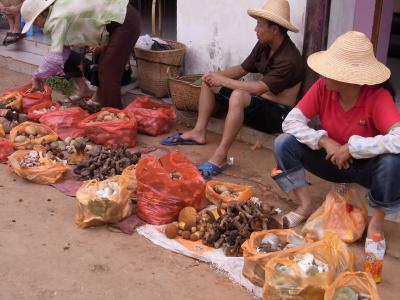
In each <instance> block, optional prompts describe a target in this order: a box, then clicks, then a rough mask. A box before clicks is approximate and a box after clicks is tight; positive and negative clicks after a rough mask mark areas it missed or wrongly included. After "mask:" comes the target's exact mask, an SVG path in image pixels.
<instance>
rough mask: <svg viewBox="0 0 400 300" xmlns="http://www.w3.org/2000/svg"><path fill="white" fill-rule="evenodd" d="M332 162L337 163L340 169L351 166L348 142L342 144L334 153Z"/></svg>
mask: <svg viewBox="0 0 400 300" xmlns="http://www.w3.org/2000/svg"><path fill="white" fill-rule="evenodd" d="M331 162H332V163H333V164H334V165H336V166H337V167H338V168H339V170H341V169H348V168H350V164H351V163H352V159H351V154H350V151H349V146H348V144H345V145H342V146H340V148H339V149H338V150H337V151H336V152H335V153H334V154H333V155H332V157H331Z"/></svg>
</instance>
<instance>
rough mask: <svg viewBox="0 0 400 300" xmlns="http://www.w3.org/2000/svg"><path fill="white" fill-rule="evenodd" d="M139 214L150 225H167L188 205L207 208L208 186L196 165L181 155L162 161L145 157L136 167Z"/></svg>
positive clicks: (170, 156) (162, 158) (170, 154)
mask: <svg viewBox="0 0 400 300" xmlns="http://www.w3.org/2000/svg"><path fill="white" fill-rule="evenodd" d="M136 179H137V199H138V201H137V215H138V217H139V218H141V219H142V220H143V221H145V222H146V223H150V224H157V225H161V224H167V223H171V222H173V221H175V220H177V219H178V215H179V212H180V210H181V209H182V208H184V207H186V206H192V207H194V208H195V209H197V210H200V209H203V208H205V207H206V206H207V199H206V197H205V187H206V183H205V181H204V179H203V177H202V176H201V174H200V173H199V171H198V170H197V168H196V166H195V165H194V164H192V162H191V161H190V160H189V159H187V158H186V156H185V155H183V154H182V153H180V152H176V151H174V152H171V153H168V154H167V155H164V156H162V157H161V158H160V159H158V158H156V157H154V156H148V157H145V158H142V159H141V160H140V161H139V163H138V165H137V167H136Z"/></svg>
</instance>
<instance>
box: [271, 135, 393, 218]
mask: <svg viewBox="0 0 400 300" xmlns="http://www.w3.org/2000/svg"><path fill="white" fill-rule="evenodd" d="M274 153H275V158H276V160H277V163H278V166H279V168H280V169H282V170H283V173H282V174H279V175H278V176H277V177H282V176H287V177H289V179H290V181H291V182H292V184H293V188H296V187H299V186H302V185H304V183H305V182H306V181H305V179H304V178H298V177H296V176H291V175H293V173H296V174H299V172H298V170H299V168H305V169H306V170H308V171H310V172H311V173H313V174H315V175H317V176H318V177H321V178H323V179H325V180H328V181H332V182H338V183H341V182H343V183H345V182H346V183H352V182H354V183H358V184H360V185H362V186H364V187H366V188H368V189H369V193H368V197H369V201H370V205H371V206H372V207H381V208H385V209H386V210H388V211H398V210H400V184H399V183H398V182H397V179H398V178H399V177H400V155H397V154H382V155H378V156H376V157H373V158H369V159H354V160H353V163H352V164H351V165H350V168H348V169H342V170H339V169H338V168H337V167H336V166H335V165H333V164H332V163H331V161H330V160H326V159H325V156H326V152H325V150H312V149H310V148H309V147H308V146H307V145H304V144H302V143H300V142H299V141H298V140H297V139H296V138H295V137H294V136H292V135H290V134H286V133H285V134H281V135H280V136H279V137H277V138H276V139H275V145H274ZM303 174H304V173H303Z"/></svg>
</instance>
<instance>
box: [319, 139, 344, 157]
mask: <svg viewBox="0 0 400 300" xmlns="http://www.w3.org/2000/svg"><path fill="white" fill-rule="evenodd" d="M319 145H320V146H321V147H322V148H323V149H325V152H326V156H325V159H326V160H330V159H331V158H332V156H333V154H335V152H336V151H337V150H338V149H339V148H340V144H339V143H338V142H336V141H335V140H334V139H331V138H330V137H327V136H323V137H321V139H320V140H319Z"/></svg>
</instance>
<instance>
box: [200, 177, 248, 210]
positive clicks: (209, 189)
mask: <svg viewBox="0 0 400 300" xmlns="http://www.w3.org/2000/svg"><path fill="white" fill-rule="evenodd" d="M216 190H217V191H219V192H221V193H218V192H217V191H216ZM251 196H253V187H251V186H248V185H239V184H235V183H230V182H223V181H216V180H210V181H208V182H207V186H206V197H207V199H208V201H210V202H212V203H214V204H217V203H218V202H219V201H222V206H223V207H224V206H227V205H229V204H235V203H240V202H243V201H247V200H249V199H250V198H251Z"/></svg>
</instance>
